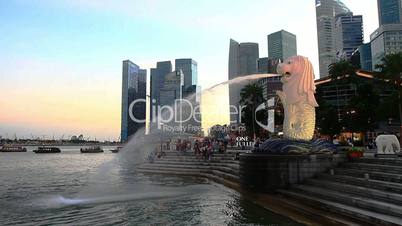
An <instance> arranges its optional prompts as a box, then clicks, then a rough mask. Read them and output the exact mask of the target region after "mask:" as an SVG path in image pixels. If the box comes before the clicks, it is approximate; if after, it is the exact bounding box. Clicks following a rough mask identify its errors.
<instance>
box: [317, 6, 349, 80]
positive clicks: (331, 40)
mask: <svg viewBox="0 0 402 226" xmlns="http://www.w3.org/2000/svg"><path fill="white" fill-rule="evenodd" d="M348 12H351V11H350V10H349V9H348V8H347V7H346V6H345V5H344V4H343V3H342V2H341V1H340V0H316V20H317V37H318V54H319V62H320V77H325V76H327V75H328V66H329V65H330V64H331V63H334V62H336V50H335V17H336V15H338V14H341V13H348Z"/></svg>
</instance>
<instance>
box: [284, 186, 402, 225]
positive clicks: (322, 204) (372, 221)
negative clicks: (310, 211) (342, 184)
mask: <svg viewBox="0 0 402 226" xmlns="http://www.w3.org/2000/svg"><path fill="white" fill-rule="evenodd" d="M277 192H278V193H280V194H282V195H284V196H286V197H290V198H292V199H296V200H299V201H300V202H301V203H303V204H304V205H308V206H311V207H313V208H320V209H322V210H325V211H329V212H332V213H335V214H340V215H344V216H347V217H350V218H353V219H356V220H358V221H360V222H362V221H363V222H364V224H362V225H401V221H402V219H401V218H398V217H394V216H389V215H386V214H381V213H377V212H373V211H368V210H364V209H361V208H356V207H353V206H350V205H345V204H341V203H338V202H333V201H328V200H324V199H321V198H318V197H316V196H310V195H305V194H302V193H300V192H295V191H291V190H277Z"/></svg>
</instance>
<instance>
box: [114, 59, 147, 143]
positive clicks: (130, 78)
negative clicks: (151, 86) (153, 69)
mask: <svg viewBox="0 0 402 226" xmlns="http://www.w3.org/2000/svg"><path fill="white" fill-rule="evenodd" d="M146 74H147V71H146V70H143V69H140V67H139V66H138V65H136V64H134V63H133V62H131V61H129V60H125V61H123V72H122V108H121V135H120V139H121V141H122V142H126V141H127V140H128V138H129V137H130V136H131V135H133V134H135V133H136V132H137V131H138V130H139V129H140V128H141V127H145V117H146V103H145V97H146ZM135 100H144V101H139V102H137V103H135V104H134V103H133V102H134V101H135ZM130 105H132V106H131V112H130ZM130 114H131V116H134V118H132V117H130ZM142 121H144V122H142Z"/></svg>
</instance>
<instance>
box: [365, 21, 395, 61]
mask: <svg viewBox="0 0 402 226" xmlns="http://www.w3.org/2000/svg"><path fill="white" fill-rule="evenodd" d="M401 40H402V23H401V24H384V25H381V26H380V27H379V28H378V29H377V30H376V31H374V32H373V33H372V34H371V35H370V41H371V56H372V65H373V67H374V66H375V65H377V64H381V63H382V58H383V57H384V56H386V55H388V54H394V53H400V52H402V42H401ZM374 69H375V68H374Z"/></svg>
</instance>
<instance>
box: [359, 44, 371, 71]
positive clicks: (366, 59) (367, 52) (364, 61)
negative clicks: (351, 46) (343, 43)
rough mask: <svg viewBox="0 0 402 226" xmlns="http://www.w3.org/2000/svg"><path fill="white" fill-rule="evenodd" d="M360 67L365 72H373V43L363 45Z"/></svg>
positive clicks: (360, 49)
mask: <svg viewBox="0 0 402 226" xmlns="http://www.w3.org/2000/svg"><path fill="white" fill-rule="evenodd" d="M359 53H360V66H361V68H362V69H363V70H366V71H372V70H373V64H372V57H371V43H366V44H363V45H361V46H360V47H359Z"/></svg>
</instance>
